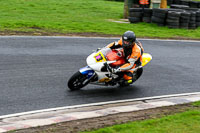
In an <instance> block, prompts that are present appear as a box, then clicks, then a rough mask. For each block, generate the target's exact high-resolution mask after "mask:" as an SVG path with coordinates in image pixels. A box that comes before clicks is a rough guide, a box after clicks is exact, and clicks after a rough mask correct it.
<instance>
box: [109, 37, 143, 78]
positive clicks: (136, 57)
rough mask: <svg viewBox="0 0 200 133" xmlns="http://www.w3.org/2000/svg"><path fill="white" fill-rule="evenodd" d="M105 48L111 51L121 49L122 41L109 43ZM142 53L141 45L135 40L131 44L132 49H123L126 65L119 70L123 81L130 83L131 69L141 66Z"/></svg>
mask: <svg viewBox="0 0 200 133" xmlns="http://www.w3.org/2000/svg"><path fill="white" fill-rule="evenodd" d="M106 47H109V48H111V49H116V48H122V39H120V40H119V41H118V42H113V43H110V44H108V45H107V46H106ZM143 51H144V49H143V46H142V44H141V43H140V42H139V41H137V40H136V42H135V43H134V44H133V46H132V48H130V49H124V55H125V60H126V63H125V64H123V65H122V66H120V70H121V71H122V72H124V75H123V78H124V79H125V80H127V81H132V79H133V73H134V71H133V70H131V69H134V68H135V67H138V66H140V65H141V63H142V54H143ZM132 82H133V81H132Z"/></svg>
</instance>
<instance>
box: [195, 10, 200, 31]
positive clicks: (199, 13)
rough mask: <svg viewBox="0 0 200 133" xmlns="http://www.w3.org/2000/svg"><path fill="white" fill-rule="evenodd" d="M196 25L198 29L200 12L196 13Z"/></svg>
mask: <svg viewBox="0 0 200 133" xmlns="http://www.w3.org/2000/svg"><path fill="white" fill-rule="evenodd" d="M196 24H197V27H199V26H200V11H197V12H196Z"/></svg>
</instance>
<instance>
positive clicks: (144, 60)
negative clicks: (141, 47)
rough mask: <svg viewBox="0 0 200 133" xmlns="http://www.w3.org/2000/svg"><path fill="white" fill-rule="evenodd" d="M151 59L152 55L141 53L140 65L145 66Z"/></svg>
mask: <svg viewBox="0 0 200 133" xmlns="http://www.w3.org/2000/svg"><path fill="white" fill-rule="evenodd" d="M151 60H152V56H151V55H150V54H148V53H143V55H142V66H145V65H146V64H147V63H149V62H150V61H151Z"/></svg>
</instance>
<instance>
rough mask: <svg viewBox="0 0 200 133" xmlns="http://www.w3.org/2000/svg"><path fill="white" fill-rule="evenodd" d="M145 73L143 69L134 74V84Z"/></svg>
mask: <svg viewBox="0 0 200 133" xmlns="http://www.w3.org/2000/svg"><path fill="white" fill-rule="evenodd" d="M142 73H143V68H139V69H138V70H137V71H136V72H135V74H133V82H135V81H136V80H138V79H139V78H140V76H141V75H142Z"/></svg>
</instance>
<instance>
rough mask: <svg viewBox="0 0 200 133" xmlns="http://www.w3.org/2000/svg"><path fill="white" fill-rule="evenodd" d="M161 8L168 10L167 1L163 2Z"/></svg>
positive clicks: (163, 0) (162, 0)
mask: <svg viewBox="0 0 200 133" xmlns="http://www.w3.org/2000/svg"><path fill="white" fill-rule="evenodd" d="M160 8H167V0H161V4H160Z"/></svg>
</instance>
